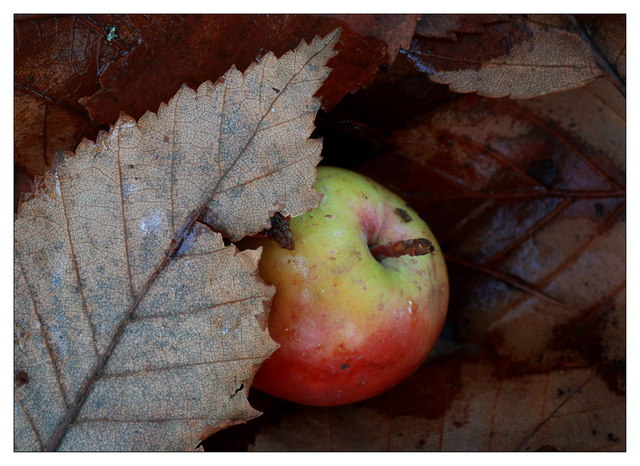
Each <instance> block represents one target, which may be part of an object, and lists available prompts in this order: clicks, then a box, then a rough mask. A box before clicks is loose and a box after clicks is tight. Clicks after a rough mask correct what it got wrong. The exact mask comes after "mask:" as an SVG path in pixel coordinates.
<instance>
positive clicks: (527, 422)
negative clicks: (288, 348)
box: [251, 352, 626, 451]
mask: <svg viewBox="0 0 640 466" xmlns="http://www.w3.org/2000/svg"><path fill="white" fill-rule="evenodd" d="M624 413H625V401H624V398H623V397H620V396H618V395H616V394H615V393H613V392H611V391H610V390H609V389H608V388H607V385H606V383H605V382H604V381H603V380H602V379H601V378H599V377H598V376H597V375H596V374H595V372H594V371H593V370H592V369H588V368H587V369H585V368H576V369H571V370H565V371H561V370H554V371H550V372H548V373H544V374H532V375H510V374H509V363H508V359H507V358H495V357H494V358H490V357H487V355H483V354H481V355H479V356H477V357H472V356H470V355H465V354H464V353H463V352H458V353H454V354H452V355H449V356H446V357H443V358H440V359H439V360H436V361H433V362H432V363H431V364H427V365H425V366H422V367H421V368H420V369H419V370H418V372H416V373H415V374H414V375H413V376H412V377H411V378H409V379H407V380H406V381H405V382H403V383H402V384H400V385H398V386H397V387H396V388H394V389H393V390H391V391H390V392H388V393H386V394H384V395H382V396H380V397H377V398H373V399H370V400H367V401H364V402H360V403H355V404H351V405H347V406H337V407H330V408H319V407H310V406H301V405H298V406H296V407H295V410H294V411H293V412H287V413H285V414H283V416H282V418H281V419H280V423H279V426H278V427H276V426H265V427H263V428H262V429H261V430H260V432H259V433H258V434H257V435H256V438H255V444H254V445H253V446H251V450H253V451H537V450H539V449H544V448H545V447H546V448H549V447H553V449H555V451H624V449H625V446H626V433H625V429H624V421H623V419H624Z"/></svg>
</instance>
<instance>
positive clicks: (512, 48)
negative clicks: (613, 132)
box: [407, 15, 604, 99]
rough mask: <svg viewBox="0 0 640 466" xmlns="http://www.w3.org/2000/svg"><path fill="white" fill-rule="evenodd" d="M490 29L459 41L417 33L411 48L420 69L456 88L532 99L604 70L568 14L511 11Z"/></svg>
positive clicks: (587, 80) (585, 80) (574, 85)
mask: <svg viewBox="0 0 640 466" xmlns="http://www.w3.org/2000/svg"><path fill="white" fill-rule="evenodd" d="M510 19H511V20H510V21H509V22H505V23H494V24H491V25H485V26H484V30H485V32H484V34H482V36H481V37H478V35H477V34H462V33H461V34H457V39H458V40H457V41H455V42H454V41H447V40H438V39H427V38H423V37H421V36H416V37H415V38H414V40H413V42H412V44H411V47H410V48H409V50H408V51H407V55H408V57H409V58H411V59H412V60H413V61H414V63H415V65H416V67H418V69H420V70H422V71H424V72H426V73H428V74H429V78H430V79H431V80H433V81H435V82H438V83H443V84H449V85H450V88H451V90H453V91H456V92H477V93H478V94H479V95H483V96H488V97H503V96H509V97H511V98H512V99H527V98H531V97H536V96H539V95H544V94H549V93H552V92H560V91H565V90H569V89H575V88H578V87H581V86H584V85H586V84H588V83H590V82H592V81H594V80H595V79H596V78H598V77H600V76H603V75H604V71H603V70H602V68H600V67H599V65H598V61H597V60H596V58H595V57H594V56H593V54H592V51H591V49H590V48H589V46H588V45H587V44H585V42H584V40H583V39H582V37H581V36H580V34H579V33H578V32H577V31H576V29H575V27H574V26H573V24H572V23H571V21H570V20H569V18H568V17H566V16H561V15H529V16H521V17H518V16H511V17H510Z"/></svg>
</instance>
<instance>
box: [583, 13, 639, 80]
mask: <svg viewBox="0 0 640 466" xmlns="http://www.w3.org/2000/svg"><path fill="white" fill-rule="evenodd" d="M578 20H579V21H580V22H581V23H582V24H583V25H584V27H585V28H586V29H587V31H588V32H589V34H590V35H591V37H592V38H593V41H594V42H595V44H596V45H597V47H598V49H599V50H600V51H601V52H602V54H603V55H604V56H605V57H606V59H607V61H608V62H609V63H611V65H613V67H614V68H615V69H616V71H617V72H618V74H619V75H620V77H621V78H622V79H623V80H625V81H626V80H627V17H626V15H578Z"/></svg>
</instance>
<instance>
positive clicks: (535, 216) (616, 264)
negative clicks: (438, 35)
mask: <svg viewBox="0 0 640 466" xmlns="http://www.w3.org/2000/svg"><path fill="white" fill-rule="evenodd" d="M394 141H395V144H397V146H398V150H399V151H400V157H399V158H394V157H390V158H389V159H387V160H384V161H382V160H380V159H379V160H377V161H376V162H377V163H376V166H375V167H374V166H373V165H370V166H369V167H368V168H367V167H363V168H364V170H363V171H364V172H365V173H367V174H368V175H369V176H373V177H376V173H384V174H385V178H384V181H386V183H387V185H388V186H390V187H392V188H393V189H396V190H398V191H400V192H401V193H403V195H404V196H405V198H406V199H407V200H408V201H409V202H410V203H412V204H413V206H414V207H416V208H417V209H416V210H418V212H419V213H420V214H421V216H422V217H423V218H425V219H426V220H427V222H428V223H429V225H430V226H431V227H432V228H433V230H434V233H435V234H436V237H438V241H439V242H440V244H441V246H442V247H443V249H446V250H447V253H448V254H451V255H455V256H458V257H462V258H464V259H466V260H467V261H471V262H474V263H477V264H483V265H485V266H489V267H493V268H495V269H497V270H499V271H501V272H504V273H507V274H510V275H514V276H516V277H519V278H520V279H523V280H525V281H526V282H528V283H532V284H534V285H536V286H537V287H538V288H539V289H542V290H543V291H544V292H545V293H547V294H548V295H550V296H553V297H555V298H557V299H559V300H561V301H563V302H565V303H567V304H570V305H571V306H572V308H571V309H567V308H563V307H560V306H557V305H553V304H550V303H548V302H546V301H542V300H540V299H539V298H537V297H533V296H532V295H529V294H526V293H523V292H521V291H518V290H517V289H515V288H513V287H511V286H510V285H507V284H505V283H503V282H501V281H498V280H495V279H492V278H488V277H486V276H482V275H478V274H477V273H470V271H468V270H467V271H465V270H464V269H461V268H458V267H457V266H455V265H452V266H451V267H450V273H451V274H452V283H453V286H452V292H451V296H452V299H451V306H450V311H451V312H450V316H451V318H454V319H456V320H459V323H460V330H461V334H460V337H461V338H462V339H464V340H466V341H473V342H477V343H492V344H494V345H495V347H496V349H497V350H498V351H500V352H501V353H503V354H508V355H511V357H513V359H514V360H515V361H519V362H520V363H522V364H524V365H525V366H526V367H529V368H537V369H544V368H550V367H553V366H555V365H557V364H563V365H565V366H567V367H571V366H575V365H584V364H596V365H597V364H601V363H605V364H612V365H613V366H615V365H617V364H619V363H620V361H624V354H623V353H624V351H621V348H624V341H625V336H624V328H625V323H624V322H625V317H624V304H623V303H624V290H625V282H626V277H625V234H624V231H625V214H624V212H625V205H626V204H625V196H626V192H625V172H626V168H625V151H626V146H625V120H624V99H622V98H621V97H620V95H619V94H618V93H617V92H616V90H615V89H614V88H613V87H612V86H611V84H609V83H608V82H607V81H598V82H596V83H593V84H592V85H590V86H588V87H585V88H583V89H580V90H576V91H572V92H567V93H562V94H558V95H554V96H545V97H540V98H536V99H531V100H527V101H517V102H516V101H510V100H507V99H503V100H492V99H481V100H479V101H478V102H477V103H473V102H471V103H469V104H468V105H467V104H465V103H461V104H458V103H454V104H448V105H445V106H443V107H441V109H440V110H439V111H437V112H435V113H433V114H430V115H427V116H425V118H423V119H421V120H420V121H416V123H415V124H414V125H413V127H412V128H410V129H407V130H403V131H399V132H397V133H395V135H394ZM403 161H405V162H403ZM406 161H410V162H409V163H406ZM377 178H379V179H381V177H379V176H378V177H377ZM426 187H428V191H426V190H425V188H426ZM603 271H606V273H604V272H603ZM577 290H579V291H577ZM594 319H595V321H598V322H601V323H602V325H603V327H602V328H601V330H599V331H598V332H596V333H597V335H598V336H597V337H595V338H594V343H592V344H590V346H589V347H590V348H592V349H593V351H586V350H585V351H581V350H579V349H576V347H577V343H576V340H575V338H578V336H577V335H579V334H580V332H581V331H582V330H584V329H587V328H588V327H589V325H588V324H590V323H591V322H594ZM531 329H536V331H535V332H532V331H531ZM584 335H591V336H592V337H593V332H586V333H585V334H584ZM578 339H579V338H578ZM594 352H595V354H594Z"/></svg>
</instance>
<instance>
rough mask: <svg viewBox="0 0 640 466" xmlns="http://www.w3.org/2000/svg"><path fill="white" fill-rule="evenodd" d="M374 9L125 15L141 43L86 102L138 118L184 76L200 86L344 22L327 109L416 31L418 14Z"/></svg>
mask: <svg viewBox="0 0 640 466" xmlns="http://www.w3.org/2000/svg"><path fill="white" fill-rule="evenodd" d="M369 16H371V15H363V17H361V18H359V19H357V20H356V19H354V18H346V19H348V21H349V22H345V21H343V19H342V18H340V17H332V16H321V15H128V16H126V19H127V21H128V22H129V23H130V24H132V26H133V27H135V29H136V30H137V31H138V33H139V34H140V38H141V40H140V43H139V45H138V46H137V47H136V48H135V49H134V50H133V52H132V53H130V54H129V55H127V56H126V57H124V58H123V59H122V60H120V61H118V62H116V63H113V64H111V65H110V66H108V67H107V68H106V69H105V70H104V72H103V73H102V75H101V76H100V84H101V85H102V89H101V90H99V91H98V92H96V93H95V94H93V95H92V93H87V94H85V95H86V97H84V98H83V99H82V100H81V102H82V104H83V105H85V107H86V109H87V111H88V112H89V114H90V115H91V119H92V120H93V121H94V122H96V123H101V124H102V123H107V124H109V123H112V122H113V121H115V120H116V119H117V116H118V114H119V112H120V111H124V112H126V113H127V114H129V115H131V116H133V117H134V118H138V117H139V116H141V115H142V114H143V113H144V111H145V110H146V109H147V108H149V107H151V108H155V106H156V105H158V104H159V103H160V102H162V101H165V100H167V99H168V98H169V97H170V96H172V95H173V94H174V93H175V92H176V91H177V90H178V89H179V87H180V86H181V85H182V84H183V83H186V84H188V85H190V86H196V85H198V84H199V83H201V82H202V81H204V80H206V79H209V78H210V77H211V76H219V75H220V74H222V73H224V72H225V71H226V70H227V69H228V68H229V67H230V66H231V65H235V66H236V67H237V68H238V69H245V68H246V67H248V66H249V65H250V64H251V63H253V62H255V61H256V60H257V59H259V58H260V57H261V56H262V55H263V54H264V52H265V51H266V50H270V51H272V52H273V53H274V54H276V55H278V56H279V55H281V54H282V53H284V52H285V51H287V50H290V49H292V48H294V47H295V46H296V45H297V44H298V43H299V42H300V40H302V39H305V40H307V41H308V40H310V39H311V38H312V37H314V36H315V35H321V36H324V35H326V34H328V33H329V32H330V31H332V30H334V29H335V28H337V27H341V28H342V34H341V37H340V41H339V43H338V44H337V46H336V49H337V50H339V51H340V54H339V55H338V56H337V57H335V58H334V59H333V60H331V62H330V63H329V67H330V68H332V69H333V70H334V72H333V73H332V74H331V76H330V77H329V79H328V80H327V82H326V84H325V85H324V86H323V87H322V89H321V90H320V91H319V93H318V96H319V97H321V98H322V108H323V109H324V110H327V111H328V110H330V109H331V108H333V107H334V106H335V105H336V104H337V103H338V102H340V100H341V99H342V98H343V97H344V96H345V94H347V93H349V92H355V91H357V90H358V89H360V87H367V86H368V85H369V84H370V83H371V81H372V80H373V79H374V78H375V76H376V73H377V71H378V67H379V66H380V65H381V64H382V63H386V62H388V60H389V57H390V56H391V57H393V56H394V54H395V53H396V52H397V49H398V47H400V46H402V45H404V44H405V43H407V42H408V41H409V40H410V38H411V36H412V35H413V28H415V18H413V26H411V24H412V21H411V18H406V19H405V18H404V15H399V16H396V15H379V16H375V17H371V18H369ZM351 25H353V29H352V27H351ZM196 50H197V51H198V53H193V52H194V51H196ZM167 63H171V64H172V66H170V67H167V65H166V64H167Z"/></svg>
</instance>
